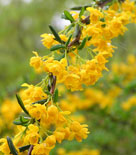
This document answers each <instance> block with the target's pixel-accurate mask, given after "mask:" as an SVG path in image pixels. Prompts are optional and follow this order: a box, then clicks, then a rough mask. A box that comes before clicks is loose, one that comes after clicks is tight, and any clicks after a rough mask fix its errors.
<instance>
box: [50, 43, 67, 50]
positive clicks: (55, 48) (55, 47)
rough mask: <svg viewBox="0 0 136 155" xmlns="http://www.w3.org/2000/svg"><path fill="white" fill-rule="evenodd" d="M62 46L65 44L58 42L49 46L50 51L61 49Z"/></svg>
mask: <svg viewBox="0 0 136 155" xmlns="http://www.w3.org/2000/svg"><path fill="white" fill-rule="evenodd" d="M62 48H65V45H61V44H58V45H54V46H52V47H51V48H50V51H55V50H58V49H62Z"/></svg>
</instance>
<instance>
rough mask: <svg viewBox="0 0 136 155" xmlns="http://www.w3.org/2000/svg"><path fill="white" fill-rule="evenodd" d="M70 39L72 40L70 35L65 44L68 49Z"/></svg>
mask: <svg viewBox="0 0 136 155" xmlns="http://www.w3.org/2000/svg"><path fill="white" fill-rule="evenodd" d="M71 38H72V34H71V35H70V36H69V38H68V40H67V42H66V44H65V45H66V47H68V44H69V43H70V40H71Z"/></svg>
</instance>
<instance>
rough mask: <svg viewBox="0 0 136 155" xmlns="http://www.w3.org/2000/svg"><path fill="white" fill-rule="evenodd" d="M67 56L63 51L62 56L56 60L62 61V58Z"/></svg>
mask: <svg viewBox="0 0 136 155" xmlns="http://www.w3.org/2000/svg"><path fill="white" fill-rule="evenodd" d="M64 57H65V53H63V54H62V55H61V56H59V57H57V58H55V60H58V61H60V60H61V59H63V58H64Z"/></svg>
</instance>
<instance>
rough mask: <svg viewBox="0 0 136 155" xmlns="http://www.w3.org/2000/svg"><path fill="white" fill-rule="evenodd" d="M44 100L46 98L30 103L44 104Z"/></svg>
mask: <svg viewBox="0 0 136 155" xmlns="http://www.w3.org/2000/svg"><path fill="white" fill-rule="evenodd" d="M46 101H47V99H43V100H39V101H36V102H33V103H32V104H44V103H45V102H46Z"/></svg>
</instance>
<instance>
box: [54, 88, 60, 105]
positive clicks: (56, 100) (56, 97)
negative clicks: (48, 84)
mask: <svg viewBox="0 0 136 155" xmlns="http://www.w3.org/2000/svg"><path fill="white" fill-rule="evenodd" d="M58 94H59V93H58V89H56V90H55V93H54V96H53V101H54V103H56V102H58V96H59V95H58Z"/></svg>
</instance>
